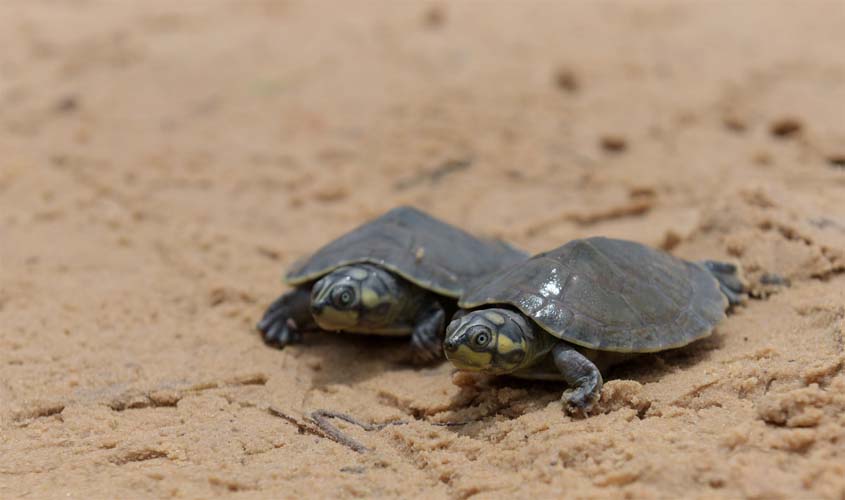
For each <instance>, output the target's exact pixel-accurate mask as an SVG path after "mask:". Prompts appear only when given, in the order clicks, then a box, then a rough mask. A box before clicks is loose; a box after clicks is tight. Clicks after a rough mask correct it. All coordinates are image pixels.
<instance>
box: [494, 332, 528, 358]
mask: <svg viewBox="0 0 845 500" xmlns="http://www.w3.org/2000/svg"><path fill="white" fill-rule="evenodd" d="M521 348H522V345H521V344H517V343H515V342H514V341H513V340H511V339H510V337H508V336H507V335H503V334H501V333H500V334H499V341H498V343H497V344H496V350H497V351H499V353H500V354H507V353H509V352H511V351H516V350H519V349H521Z"/></svg>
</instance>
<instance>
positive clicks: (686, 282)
mask: <svg viewBox="0 0 845 500" xmlns="http://www.w3.org/2000/svg"><path fill="white" fill-rule="evenodd" d="M742 292H743V285H742V282H741V280H740V279H739V277H738V275H737V269H736V267H735V266H734V265H732V264H727V263H724V262H716V261H702V262H689V261H685V260H681V259H679V258H676V257H673V256H671V255H669V254H667V253H665V252H662V251H659V250H655V249H652V248H649V247H647V246H645V245H641V244H639V243H635V242H631V241H623V240H615V239H608V238H602V237H596V238H588V239H582V240H574V241H571V242H569V243H567V244H566V245H563V246H561V247H559V248H557V249H555V250H551V251H549V252H545V253H541V254H539V255H536V256H534V257H532V258H531V259H528V260H526V261H523V262H522V263H521V264H517V265H515V266H512V267H510V268H508V269H507V270H505V271H503V272H501V273H497V274H495V275H492V276H490V278H489V279H486V280H482V282H480V283H478V284H477V286H473V287H472V289H470V290H468V291H467V293H465V294H464V295H463V296H462V298H461V300H460V302H459V305H460V307H462V308H464V309H467V310H470V312H467V313H465V314H462V313H461V312H459V313H458V314H456V315H455V319H454V320H453V321H452V322H451V323H450V324H449V326H448V328H447V331H446V339H445V342H444V349H445V352H446V357H447V358H448V359H449V360H450V361H451V362H452V363H453V364H454V365H455V366H456V367H458V368H460V369H463V370H468V371H482V372H487V373H492V374H512V375H515V376H517V377H523V378H534V379H556V380H564V381H565V382H566V383H567V384H568V385H569V389H568V390H567V391H566V392H564V395H563V401H564V403H565V405H566V407H567V409H568V410H569V411H573V412H583V411H587V410H589V409H590V407H591V406H592V405H593V403H594V402H595V401H596V400H597V399H598V397H599V395H600V391H601V386H602V376H601V370H603V369H605V368H607V367H609V366H611V365H613V364H615V363H618V362H621V361H624V360H626V359H629V358H631V357H632V356H634V355H636V354H639V353H648V352H655V351H662V350H666V349H674V348H677V347H682V346H685V345H687V344H689V343H691V342H693V341H695V340H698V339H701V338H704V337H707V336H708V335H710V333H711V331H712V330H713V327H714V326H715V325H716V324H717V323H718V322H719V321H721V320H722V319H723V318H724V317H725V311H726V310H727V309H728V307H729V306H730V305H732V304H737V303H739V302H740V301H741V300H742Z"/></svg>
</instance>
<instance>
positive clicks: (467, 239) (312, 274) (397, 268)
mask: <svg viewBox="0 0 845 500" xmlns="http://www.w3.org/2000/svg"><path fill="white" fill-rule="evenodd" d="M526 258H528V255H527V254H525V253H523V252H521V251H519V250H517V249H515V248H513V247H511V246H509V245H507V244H505V243H503V242H501V241H494V240H483V239H479V238H476V237H474V236H472V235H471V234H469V233H467V232H465V231H463V230H461V229H458V228H457V227H454V226H452V225H449V224H447V223H445V222H443V221H440V220H438V219H435V218H434V217H431V216H430V215H428V214H425V213H423V212H421V211H419V210H417V209H415V208H411V207H398V208H395V209H393V210H390V211H389V212H387V213H385V214H384V215H382V216H381V217H379V218H377V219H375V220H373V221H370V222H368V223H366V224H364V225H362V226H360V227H358V228H357V229H355V230H353V231H351V232H349V233H347V234H345V235H343V236H341V237H340V238H338V239H336V240H334V241H332V242H331V243H329V244H327V245H326V246H324V247H323V248H321V249H319V250H318V251H317V252H316V253H314V255H312V256H311V257H309V258H307V259H305V260H304V261H302V262H300V263H297V264H294V265H293V267H292V268H291V269H290V271H289V272H288V273H287V275H286V277H285V280H286V281H287V283H288V284H289V285H292V286H293V287H294V288H293V290H291V291H289V292H287V293H285V294H283V295H282V296H281V297H279V298H278V299H276V301H275V302H273V303H272V304H271V305H270V307H269V308H268V309H267V311H266V313H265V314H264V317H263V318H262V319H261V321H260V322H259V323H258V325H257V327H258V329H259V330H260V331H261V332H262V333H263V337H264V340H265V342H267V343H268V344H271V345H276V346H278V347H280V348H281V347H284V346H286V345H288V344H291V343H294V342H297V341H299V340H300V339H301V331H303V330H308V329H314V328H317V327H319V328H322V329H325V330H340V331H346V332H354V333H369V334H377V335H410V336H411V348H412V355H413V359H414V361H415V362H419V363H425V362H430V361H433V360H435V359H441V358H442V356H443V348H442V339H443V330H444V328H445V323H446V321H445V319H446V317H447V316H446V315H447V313H449V314H451V312H453V311H454V310H455V309H457V307H456V302H457V298H458V297H459V296H460V294H461V293H463V291H464V289H465V287H466V285H467V284H468V283H470V282H471V281H474V280H477V279H478V278H479V277H481V276H484V275H486V274H487V273H490V272H493V271H497V270H499V269H501V268H503V267H505V266H507V265H510V264H513V263H516V262H519V261H522V260H524V259H526Z"/></svg>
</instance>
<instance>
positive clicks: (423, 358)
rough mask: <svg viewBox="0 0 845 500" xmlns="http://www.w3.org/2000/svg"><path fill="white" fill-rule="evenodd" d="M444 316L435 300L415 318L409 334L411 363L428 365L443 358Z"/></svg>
mask: <svg viewBox="0 0 845 500" xmlns="http://www.w3.org/2000/svg"><path fill="white" fill-rule="evenodd" d="M445 317H446V314H445V312H444V311H443V308H442V307H441V306H440V304H438V303H436V302H435V303H434V304H432V306H431V307H430V308H429V309H427V310H426V311H425V312H424V313H423V314H422V316H421V317H420V318H419V319H418V320H417V325H416V327H415V328H414V331H413V333H412V334H411V363H413V364H415V365H428V364H431V363H434V362H435V361H439V360H440V359H443V323H444V319H445Z"/></svg>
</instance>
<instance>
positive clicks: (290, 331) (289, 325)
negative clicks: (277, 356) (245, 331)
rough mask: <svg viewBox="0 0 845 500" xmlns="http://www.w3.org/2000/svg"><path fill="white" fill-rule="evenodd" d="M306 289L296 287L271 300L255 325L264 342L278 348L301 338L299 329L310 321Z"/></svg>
mask: <svg viewBox="0 0 845 500" xmlns="http://www.w3.org/2000/svg"><path fill="white" fill-rule="evenodd" d="M309 303H310V293H309V291H308V289H305V288H296V289H294V290H292V291H290V292H288V293H285V294H283V295H282V296H281V297H279V298H278V299H276V300H275V301H273V303H272V304H270V307H268V308H267V311H266V312H265V313H264V317H262V318H261V321H259V322H258V324H257V325H256V326H255V327H256V328H257V329H258V331H260V332H261V336H262V338H263V339H264V343H265V344H267V345H272V346H276V347H278V348H280V349H282V348H284V347H285V346H286V345H288V344H293V343H296V342H299V341H301V340H302V333H301V329H302V328H304V327H307V326H308V325H309V324H310V323H311V322H313V320H312V318H311V313H310V312H309V309H308V305H309Z"/></svg>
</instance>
